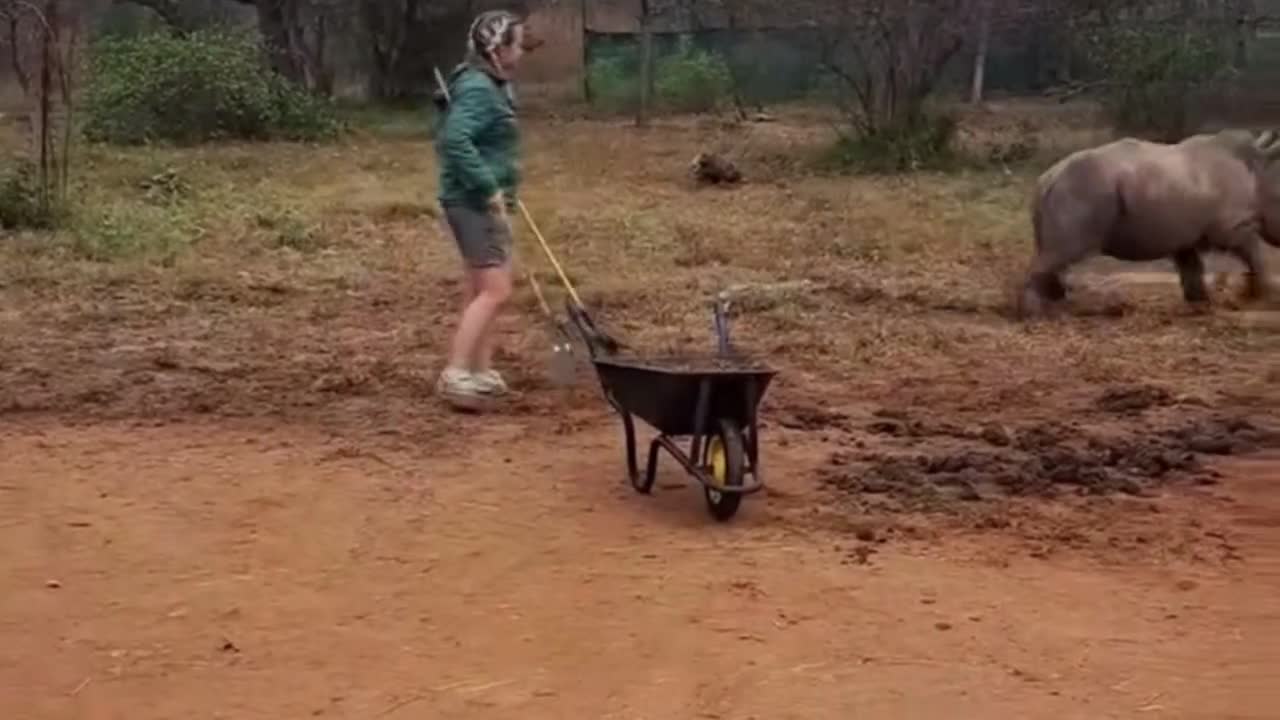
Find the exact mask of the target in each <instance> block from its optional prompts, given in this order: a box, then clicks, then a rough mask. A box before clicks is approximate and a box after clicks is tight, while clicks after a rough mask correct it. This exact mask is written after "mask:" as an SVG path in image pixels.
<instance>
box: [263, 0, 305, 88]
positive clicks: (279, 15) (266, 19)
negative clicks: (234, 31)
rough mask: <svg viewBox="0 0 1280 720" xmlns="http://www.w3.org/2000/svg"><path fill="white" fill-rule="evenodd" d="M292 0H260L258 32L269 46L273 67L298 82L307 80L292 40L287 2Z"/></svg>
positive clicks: (269, 55)
mask: <svg viewBox="0 0 1280 720" xmlns="http://www.w3.org/2000/svg"><path fill="white" fill-rule="evenodd" d="M291 2H292V0H258V2H257V3H256V7H257V8H258V32H260V33H261V34H262V41H263V43H264V44H265V45H266V46H267V55H268V57H269V58H270V59H271V67H272V68H273V69H274V70H275V71H276V72H278V73H280V74H281V75H283V76H284V77H285V78H287V79H288V80H291V81H293V82H295V83H298V84H304V83H305V82H306V75H305V73H304V72H303V68H302V63H301V62H299V59H298V57H297V55H295V54H294V52H293V43H292V42H291V40H290V33H289V22H288V14H287V12H286V11H287V10H288V7H287V4H288V3H291Z"/></svg>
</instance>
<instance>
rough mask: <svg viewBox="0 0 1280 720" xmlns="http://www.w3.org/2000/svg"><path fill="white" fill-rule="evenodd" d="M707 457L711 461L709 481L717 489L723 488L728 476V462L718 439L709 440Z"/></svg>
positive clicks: (721, 443)
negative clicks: (710, 480)
mask: <svg viewBox="0 0 1280 720" xmlns="http://www.w3.org/2000/svg"><path fill="white" fill-rule="evenodd" d="M707 457H708V459H709V460H710V461H711V462H710V465H711V479H712V481H713V483H712V484H713V485H715V486H716V487H718V488H722V487H724V486H725V482H726V478H727V476H728V474H729V460H728V458H727V457H726V456H725V453H724V442H722V441H721V440H720V438H719V437H713V438H711V442H710V443H709V444H708V445H707Z"/></svg>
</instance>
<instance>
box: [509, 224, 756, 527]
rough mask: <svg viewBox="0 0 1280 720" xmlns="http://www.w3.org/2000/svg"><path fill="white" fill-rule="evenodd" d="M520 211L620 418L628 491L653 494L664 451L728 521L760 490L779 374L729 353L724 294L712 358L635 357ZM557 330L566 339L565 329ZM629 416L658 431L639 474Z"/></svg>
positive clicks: (716, 310)
mask: <svg viewBox="0 0 1280 720" xmlns="http://www.w3.org/2000/svg"><path fill="white" fill-rule="evenodd" d="M518 205H519V208H520V211H521V213H522V214H523V215H524V218H525V220H526V222H528V224H529V229H530V230H532V231H533V234H534V237H536V238H537V240H538V243H539V244H540V245H541V246H542V250H543V252H544V253H545V254H546V256H547V259H548V260H549V261H551V264H552V266H553V267H554V268H555V270H556V273H557V274H558V275H559V276H560V280H561V282H563V283H564V286H565V290H567V291H568V297H567V298H566V299H565V306H566V309H567V311H568V317H569V320H570V325H571V326H572V327H573V328H576V330H577V333H578V335H579V336H580V339H581V340H582V342H583V344H584V345H586V347H587V351H588V354H589V356H590V359H591V363H592V364H593V365H594V366H595V370H596V374H597V376H598V377H599V379H600V385H601V388H602V389H603V391H604V397H605V399H606V400H607V401H608V402H609V404H610V405H611V406H612V407H613V409H614V410H616V411H617V412H618V414H619V415H620V416H621V417H622V428H623V431H624V433H625V436H626V449H627V473H628V477H629V479H630V482H631V487H632V488H634V489H635V490H636V492H639V493H641V494H644V495H647V494H649V493H650V492H652V491H653V484H654V480H655V479H656V477H657V472H658V451H659V450H666V451H667V453H668V454H669V455H671V457H673V458H675V460H676V462H678V463H680V466H681V467H683V468H684V470H685V472H686V473H688V474H689V475H690V476H692V477H693V479H695V480H697V481H698V483H700V484H701V485H702V488H703V494H704V495H705V497H706V502H707V509H708V511H709V512H710V513H711V515H712V516H713V517H715V518H716V519H717V520H719V521H721V522H725V521H728V520H730V519H731V518H732V517H733V516H734V515H736V514H737V512H738V508H739V506H740V505H741V504H742V498H743V497H745V496H747V495H750V494H752V493H756V492H759V491H760V490H761V489H763V488H764V480H763V476H762V474H761V472H760V439H759V438H760V423H759V421H758V419H757V416H756V410H757V408H758V407H759V405H760V399H761V398H762V397H763V396H764V393H765V390H767V389H768V387H769V384H770V383H771V382H772V381H773V378H774V376H775V375H776V374H777V373H776V371H774V370H773V369H771V368H769V367H768V366H766V365H764V364H763V363H760V362H757V361H755V360H753V359H750V358H747V357H744V356H742V355H741V354H739V353H737V352H735V351H734V350H733V347H732V345H731V343H730V342H729V321H728V307H729V298H728V296H727V295H726V294H725V293H721V294H720V296H719V297H717V299H716V302H715V303H714V316H713V319H714V328H715V340H716V352H715V353H708V354H706V355H697V356H687V357H676V356H665V357H662V356H659V357H639V356H633V355H631V354H630V353H628V352H626V346H625V345H624V344H623V343H621V342H619V341H618V340H617V339H615V338H614V337H612V336H610V335H609V334H608V333H606V332H604V331H602V330H601V329H600V328H599V327H598V326H597V325H596V323H595V322H594V321H593V320H592V319H591V316H590V315H589V314H588V313H587V310H586V308H585V307H584V306H583V304H582V300H581V298H580V297H579V296H578V293H577V291H576V290H574V287H573V283H571V282H570V281H569V277H568V275H567V274H566V273H565V272H564V268H562V267H561V266H560V263H559V261H558V260H556V257H555V254H554V253H552V252H551V247H550V246H549V245H548V244H547V241H546V238H544V237H543V236H542V233H541V231H539V230H538V226H537V224H536V223H535V222H534V221H533V217H532V215H530V214H529V211H528V209H527V208H525V206H524V203H523V202H520V203H518ZM539 296H541V293H539ZM540 299H541V297H540ZM544 305H545V303H544ZM561 332H562V333H563V334H564V335H566V336H567V335H568V334H569V332H568V328H564V327H563V326H561ZM635 417H639V418H640V419H642V420H644V421H645V422H646V423H648V424H649V425H651V426H653V428H654V429H656V430H657V431H658V436H657V437H655V438H654V439H653V442H652V443H650V445H649V462H648V465H647V466H646V467H645V471H644V474H643V475H642V474H641V473H640V466H639V463H637V462H636V427H635V420H634V418H635ZM682 436H684V437H688V438H689V451H688V452H687V453H686V452H685V451H684V450H683V449H682V448H681V447H680V445H679V444H677V442H676V440H675V439H676V438H678V437H682Z"/></svg>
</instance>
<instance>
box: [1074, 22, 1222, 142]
mask: <svg viewBox="0 0 1280 720" xmlns="http://www.w3.org/2000/svg"><path fill="white" fill-rule="evenodd" d="M1085 49H1086V55H1087V56H1088V60H1089V61H1090V62H1091V63H1092V64H1094V65H1095V66H1096V67H1097V69H1098V71H1100V73H1101V74H1102V75H1103V76H1105V77H1107V78H1108V79H1109V80H1110V82H1109V83H1107V85H1106V86H1105V89H1104V93H1103V98H1102V101H1103V107H1104V109H1105V110H1106V112H1107V114H1108V116H1109V117H1110V119H1111V121H1112V123H1113V124H1114V125H1115V127H1116V129H1117V130H1120V131H1121V132H1126V133H1132V134H1135V135H1141V136H1145V137H1150V138H1152V139H1156V140H1165V141H1176V140H1181V139H1182V138H1183V137H1184V136H1185V135H1186V134H1187V133H1188V132H1190V131H1191V130H1192V128H1193V126H1194V124H1195V122H1194V120H1193V119H1192V118H1191V103H1192V101H1193V100H1194V98H1195V95H1196V93H1198V92H1205V91H1209V90H1210V89H1211V87H1212V86H1213V85H1214V84H1215V83H1216V82H1218V81H1220V80H1222V79H1223V78H1224V77H1225V73H1226V71H1227V70H1228V69H1229V68H1230V58H1229V57H1228V55H1227V53H1226V52H1225V51H1224V49H1223V48H1222V47H1221V46H1220V44H1219V43H1218V42H1217V41H1216V39H1215V38H1214V37H1213V36H1212V35H1211V34H1209V33H1204V32H1194V31H1184V30H1182V29H1169V28H1166V27H1161V26H1145V25H1131V26H1119V27H1114V28H1106V29H1101V30H1098V31H1096V32H1094V33H1093V34H1091V35H1089V36H1088V37H1087V38H1086V42H1085Z"/></svg>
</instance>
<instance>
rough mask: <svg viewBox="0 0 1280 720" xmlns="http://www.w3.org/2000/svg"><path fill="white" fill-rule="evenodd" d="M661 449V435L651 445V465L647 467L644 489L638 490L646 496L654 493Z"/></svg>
mask: <svg viewBox="0 0 1280 720" xmlns="http://www.w3.org/2000/svg"><path fill="white" fill-rule="evenodd" d="M661 447H662V436H661V435H659V436H658V437H656V438H654V439H653V442H651V443H649V464H648V465H647V466H645V470H644V487H643V489H641V488H636V489H637V490H640V492H642V493H644V494H645V495H648V494H649V493H650V492H652V491H653V483H654V481H656V480H657V479H658V449H659V448H661Z"/></svg>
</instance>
